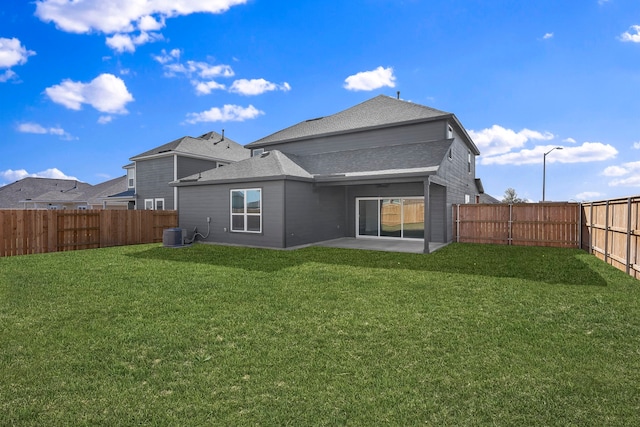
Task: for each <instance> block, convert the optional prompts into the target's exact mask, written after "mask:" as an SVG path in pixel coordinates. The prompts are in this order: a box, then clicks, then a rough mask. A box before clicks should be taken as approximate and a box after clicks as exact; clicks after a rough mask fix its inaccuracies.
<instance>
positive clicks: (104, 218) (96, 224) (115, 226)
mask: <svg viewBox="0 0 640 427" xmlns="http://www.w3.org/2000/svg"><path fill="white" fill-rule="evenodd" d="M177 225H178V213H177V212H176V211H150V210H149V211H146V210H145V211H143V210H135V211H134V210H59V211H55V210H0V257H2V256H13V255H26V254H37V253H45V252H59V251H69V250H77V249H92V248H105V247H109V246H120V245H135V244H141V243H154V242H162V234H163V230H164V229H165V228H172V227H177Z"/></svg>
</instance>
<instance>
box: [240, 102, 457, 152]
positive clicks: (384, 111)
mask: <svg viewBox="0 0 640 427" xmlns="http://www.w3.org/2000/svg"><path fill="white" fill-rule="evenodd" d="M449 116H452V114H451V113H447V112H445V111H440V110H436V109H434V108H431V107H426V106H424V105H420V104H414V103H412V102H407V101H403V100H399V99H396V98H391V97H389V96H386V95H379V96H376V97H375V98H372V99H369V100H368V101H365V102H362V103H360V104H358V105H355V106H353V107H351V108H348V109H346V110H343V111H341V112H339V113H336V114H333V115H330V116H326V117H319V118H316V119H311V120H305V121H303V122H300V123H298V124H296V125H294V126H291V127H288V128H286V129H283V130H281V131H278V132H276V133H273V134H271V135H269V136H266V137H264V138H262V139H259V140H257V141H254V142H252V143H250V144H247V145H246V146H247V147H259V146H266V145H270V144H276V143H282V142H286V141H291V140H299V139H306V138H314V137H318V136H320V135H327V134H334V133H346V132H353V131H357V130H364V129H369V128H375V127H381V126H390V125H398V124H401V123H406V122H415V121H421V120H432V119H435V118H439V117H442V118H444V117H449Z"/></svg>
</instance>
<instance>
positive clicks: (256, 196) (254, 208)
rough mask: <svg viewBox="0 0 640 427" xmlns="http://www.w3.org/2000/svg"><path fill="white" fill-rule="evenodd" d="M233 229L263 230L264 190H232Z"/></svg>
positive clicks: (240, 230)
mask: <svg viewBox="0 0 640 427" xmlns="http://www.w3.org/2000/svg"><path fill="white" fill-rule="evenodd" d="M231 231H238V232H247V233H261V232H262V190H261V189H260V188H250V189H241V190H231Z"/></svg>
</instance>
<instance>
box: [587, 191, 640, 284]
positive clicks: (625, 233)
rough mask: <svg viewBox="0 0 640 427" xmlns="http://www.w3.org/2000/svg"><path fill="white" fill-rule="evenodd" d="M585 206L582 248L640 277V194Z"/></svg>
mask: <svg viewBox="0 0 640 427" xmlns="http://www.w3.org/2000/svg"><path fill="white" fill-rule="evenodd" d="M582 207H583V209H582V222H583V225H582V234H583V238H582V248H583V249H585V250H587V251H589V252H590V253H592V254H594V255H595V256H597V257H598V258H600V259H601V260H603V261H605V262H606V263H608V264H611V265H613V266H614V267H616V268H618V269H620V270H623V271H626V272H627V274H630V275H632V276H633V277H635V278H636V279H638V278H640V265H639V264H640V260H639V257H640V196H636V197H627V198H624V199H612V200H604V201H599V202H592V203H585V204H583V205H582Z"/></svg>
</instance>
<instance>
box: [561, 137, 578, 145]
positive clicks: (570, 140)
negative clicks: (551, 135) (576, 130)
mask: <svg viewBox="0 0 640 427" xmlns="http://www.w3.org/2000/svg"><path fill="white" fill-rule="evenodd" d="M562 142H566V143H568V144H575V143H576V142H577V141H576V140H575V139H573V138H565V139H563V140H562Z"/></svg>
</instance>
